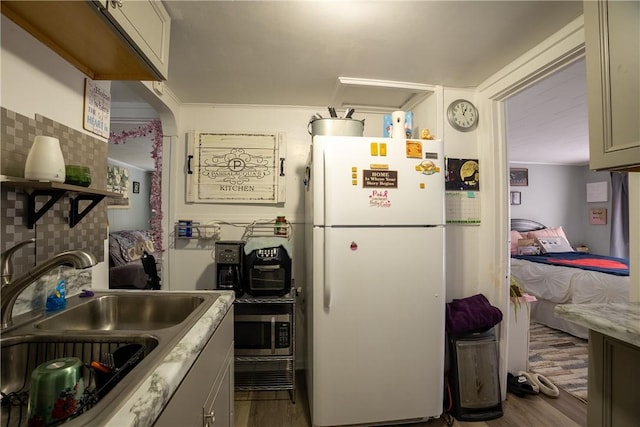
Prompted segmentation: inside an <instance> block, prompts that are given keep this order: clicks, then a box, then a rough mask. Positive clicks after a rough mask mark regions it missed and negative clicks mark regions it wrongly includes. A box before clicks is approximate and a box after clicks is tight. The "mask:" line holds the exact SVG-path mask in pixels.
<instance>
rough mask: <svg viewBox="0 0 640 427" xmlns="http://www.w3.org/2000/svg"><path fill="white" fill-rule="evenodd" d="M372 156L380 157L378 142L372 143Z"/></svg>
mask: <svg viewBox="0 0 640 427" xmlns="http://www.w3.org/2000/svg"><path fill="white" fill-rule="evenodd" d="M371 155H372V156H377V155H378V143H377V142H372V143H371Z"/></svg>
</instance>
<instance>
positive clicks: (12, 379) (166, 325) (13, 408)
mask: <svg viewBox="0 0 640 427" xmlns="http://www.w3.org/2000/svg"><path fill="white" fill-rule="evenodd" d="M219 296H220V295H219V294H217V293H215V292H203V293H191V292H159V291H122V292H120V291H118V292H114V291H109V292H100V291H97V292H96V296H94V297H90V298H79V297H78V296H74V297H71V298H69V299H68V300H67V308H66V309H65V310H63V311H61V312H60V313H57V314H54V315H50V316H48V317H46V318H44V319H43V320H37V318H36V317H33V315H32V317H31V320H25V319H23V318H22V316H27V317H28V314H24V315H20V316H19V317H20V318H19V319H17V320H18V322H15V323H14V326H13V327H12V328H8V329H4V330H2V336H1V337H0V346H1V348H2V353H1V357H0V364H1V375H0V391H2V405H1V406H2V409H1V422H0V426H2V427H4V426H21V427H22V426H26V425H27V420H26V418H27V401H28V399H29V397H28V392H29V390H28V389H29V382H30V378H31V373H32V371H33V370H34V369H35V368H36V367H37V366H38V365H40V364H42V363H44V362H46V361H49V360H52V359H56V358H60V357H78V358H80V359H81V360H82V362H83V363H84V364H85V368H84V378H83V379H84V383H85V390H86V391H87V390H88V393H89V394H88V395H87V393H85V396H88V397H87V400H88V401H89V404H88V405H87V406H86V407H83V408H82V410H83V411H84V412H83V413H81V414H79V415H77V417H76V418H74V419H71V420H70V421H69V422H67V423H65V425H68V426H69V427H72V426H92V427H94V426H106V425H108V424H107V420H108V419H109V418H110V417H111V416H112V414H113V413H114V411H116V410H117V408H118V407H119V406H120V405H121V404H122V402H124V401H126V400H127V399H128V398H129V396H130V395H131V393H132V392H133V391H134V390H135V389H136V388H137V386H138V385H139V384H141V383H142V382H143V381H144V380H145V379H147V378H148V377H149V376H150V375H151V373H152V372H153V371H154V369H156V367H157V366H158V365H159V364H160V363H162V361H163V360H164V358H165V357H166V356H167V355H168V354H169V353H170V352H171V351H172V350H173V349H174V347H175V346H176V345H177V344H178V343H179V342H180V340H181V339H182V338H183V337H184V335H185V334H186V333H187V332H188V331H189V330H190V329H191V328H192V327H193V326H194V324H195V323H196V322H197V321H198V320H199V319H200V318H201V317H202V315H203V314H204V313H205V312H206V311H207V310H209V308H210V307H211V306H212V305H213V304H214V303H215V301H216V300H217V299H218V298H219ZM126 344H140V345H141V346H142V350H138V351H137V352H136V355H135V357H133V358H131V359H128V360H129V361H131V360H133V361H132V362H131V364H130V365H129V366H127V367H126V368H127V369H126V372H125V369H122V370H121V371H120V372H121V373H122V374H121V375H120V374H119V375H118V376H117V378H116V380H117V381H112V380H109V381H108V383H107V385H106V386H105V385H103V384H98V385H96V377H98V378H99V379H100V376H99V374H97V373H96V372H95V371H94V370H92V369H89V368H88V367H86V366H89V365H90V364H91V362H93V361H98V362H100V361H103V360H105V357H104V356H105V353H114V352H115V351H116V349H118V348H120V347H122V346H124V345H126ZM141 355H143V356H144V357H142V358H141V360H140V357H139V356H141ZM129 369H130V370H129ZM123 372H124V373H123ZM101 382H102V383H103V382H104V379H102V381H101Z"/></svg>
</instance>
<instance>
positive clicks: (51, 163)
mask: <svg viewBox="0 0 640 427" xmlns="http://www.w3.org/2000/svg"><path fill="white" fill-rule="evenodd" d="M24 177H25V178H26V179H32V180H36V181H55V182H64V179H65V167H64V157H62V150H61V149H60V141H59V140H58V138H53V137H51V136H36V137H35V138H34V139H33V145H32V146H31V149H30V150H29V155H28V156H27V162H26V163H25V165H24Z"/></svg>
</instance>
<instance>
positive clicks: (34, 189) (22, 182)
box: [0, 175, 122, 229]
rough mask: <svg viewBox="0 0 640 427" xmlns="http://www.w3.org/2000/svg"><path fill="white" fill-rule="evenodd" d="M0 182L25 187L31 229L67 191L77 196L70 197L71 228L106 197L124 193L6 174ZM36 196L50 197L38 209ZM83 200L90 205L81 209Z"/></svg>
mask: <svg viewBox="0 0 640 427" xmlns="http://www.w3.org/2000/svg"><path fill="white" fill-rule="evenodd" d="M0 183H2V186H5V187H12V188H20V189H23V190H24V191H25V192H26V193H27V195H28V200H27V227H29V228H30V229H32V228H33V227H34V225H35V224H36V222H37V221H38V220H39V219H40V218H42V216H43V215H44V214H45V213H47V211H48V210H49V209H51V207H52V206H53V205H54V204H55V203H56V202H57V201H58V200H60V198H61V197H62V196H64V195H65V194H67V193H71V194H74V195H75V197H74V196H71V197H70V199H71V200H70V201H71V207H70V209H69V227H71V228H73V227H75V226H76V225H77V224H78V223H79V222H80V221H81V220H82V219H83V218H84V217H85V216H86V215H87V214H88V213H89V212H90V211H91V210H92V209H93V208H94V207H95V206H97V205H98V203H100V202H101V201H102V199H104V198H105V197H109V198H113V199H117V198H120V197H122V194H119V193H114V192H111V191H106V190H98V189H95V188H89V187H81V186H79V185H69V184H64V183H61V182H51V181H46V182H44V181H31V180H28V179H23V178H16V177H9V176H6V175H1V176H0ZM36 197H48V200H47V201H46V202H45V203H44V205H43V206H42V207H41V208H40V209H36ZM82 201H88V202H89V205H88V206H86V207H85V208H84V209H82V210H81V209H80V202H82Z"/></svg>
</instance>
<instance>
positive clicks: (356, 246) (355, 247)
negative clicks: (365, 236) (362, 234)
mask: <svg viewBox="0 0 640 427" xmlns="http://www.w3.org/2000/svg"><path fill="white" fill-rule="evenodd" d="M349 247H350V249H351V250H352V251H356V250H358V244H357V243H356V242H351V245H350V246H349Z"/></svg>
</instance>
